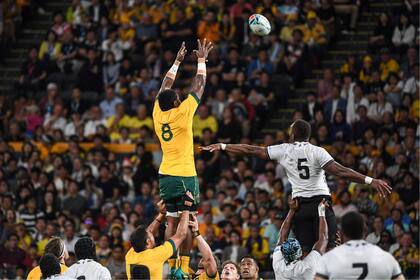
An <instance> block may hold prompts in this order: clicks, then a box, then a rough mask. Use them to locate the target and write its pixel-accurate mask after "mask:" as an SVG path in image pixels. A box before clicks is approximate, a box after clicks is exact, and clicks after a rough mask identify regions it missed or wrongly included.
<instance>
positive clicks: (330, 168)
mask: <svg viewBox="0 0 420 280" xmlns="http://www.w3.org/2000/svg"><path fill="white" fill-rule="evenodd" d="M323 168H324V170H325V171H327V172H328V173H330V174H332V175H335V176H338V177H342V178H346V179H349V180H351V181H352V182H355V183H360V184H366V185H370V186H372V188H374V189H375V190H376V191H377V192H378V193H379V195H380V196H382V197H385V196H387V195H388V194H390V193H391V191H392V188H391V187H390V186H389V185H388V183H387V182H385V181H383V180H379V179H374V178H371V177H369V176H365V175H363V174H360V173H359V172H357V171H354V170H353V169H351V168H348V167H345V166H342V165H341V164H339V163H338V162H336V161H331V162H330V163H328V164H326V165H325V166H324V167H323Z"/></svg>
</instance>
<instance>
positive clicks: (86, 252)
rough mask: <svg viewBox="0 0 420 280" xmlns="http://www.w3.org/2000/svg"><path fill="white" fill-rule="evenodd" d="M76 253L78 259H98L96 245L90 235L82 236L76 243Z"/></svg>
mask: <svg viewBox="0 0 420 280" xmlns="http://www.w3.org/2000/svg"><path fill="white" fill-rule="evenodd" d="M74 253H75V254H76V258H77V259H78V260H84V259H93V260H94V259H96V247H95V243H94V242H93V240H92V239H91V238H89V237H82V238H80V239H79V240H77V242H76V244H75V245H74Z"/></svg>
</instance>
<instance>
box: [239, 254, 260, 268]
mask: <svg viewBox="0 0 420 280" xmlns="http://www.w3.org/2000/svg"><path fill="white" fill-rule="evenodd" d="M244 259H251V260H252V261H253V262H254V263H255V265H256V266H258V262H257V260H256V259H255V258H254V256H252V255H245V256H243V257H242V259H241V262H242V261H243V260H244Z"/></svg>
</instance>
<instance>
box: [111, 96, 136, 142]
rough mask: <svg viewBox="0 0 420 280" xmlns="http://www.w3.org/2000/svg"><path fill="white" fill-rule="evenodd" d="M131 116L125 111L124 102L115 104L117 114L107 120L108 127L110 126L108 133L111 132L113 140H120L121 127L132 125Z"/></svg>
mask: <svg viewBox="0 0 420 280" xmlns="http://www.w3.org/2000/svg"><path fill="white" fill-rule="evenodd" d="M131 123H132V121H131V118H130V116H129V115H127V114H126V113H125V107H124V104H123V103H118V104H117V105H115V116H110V117H109V118H108V120H107V121H106V127H107V128H108V134H110V138H111V141H113V142H114V141H116V140H118V139H119V138H120V137H121V135H120V129H121V128H122V127H126V128H130V127H131Z"/></svg>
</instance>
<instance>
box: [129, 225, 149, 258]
mask: <svg viewBox="0 0 420 280" xmlns="http://www.w3.org/2000/svg"><path fill="white" fill-rule="evenodd" d="M146 240H147V234H146V228H145V227H144V226H143V225H140V226H138V227H137V228H136V229H135V230H134V231H133V233H132V234H131V235H130V243H131V246H133V249H134V251H135V252H136V253H140V252H142V251H144V249H145V248H146Z"/></svg>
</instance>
